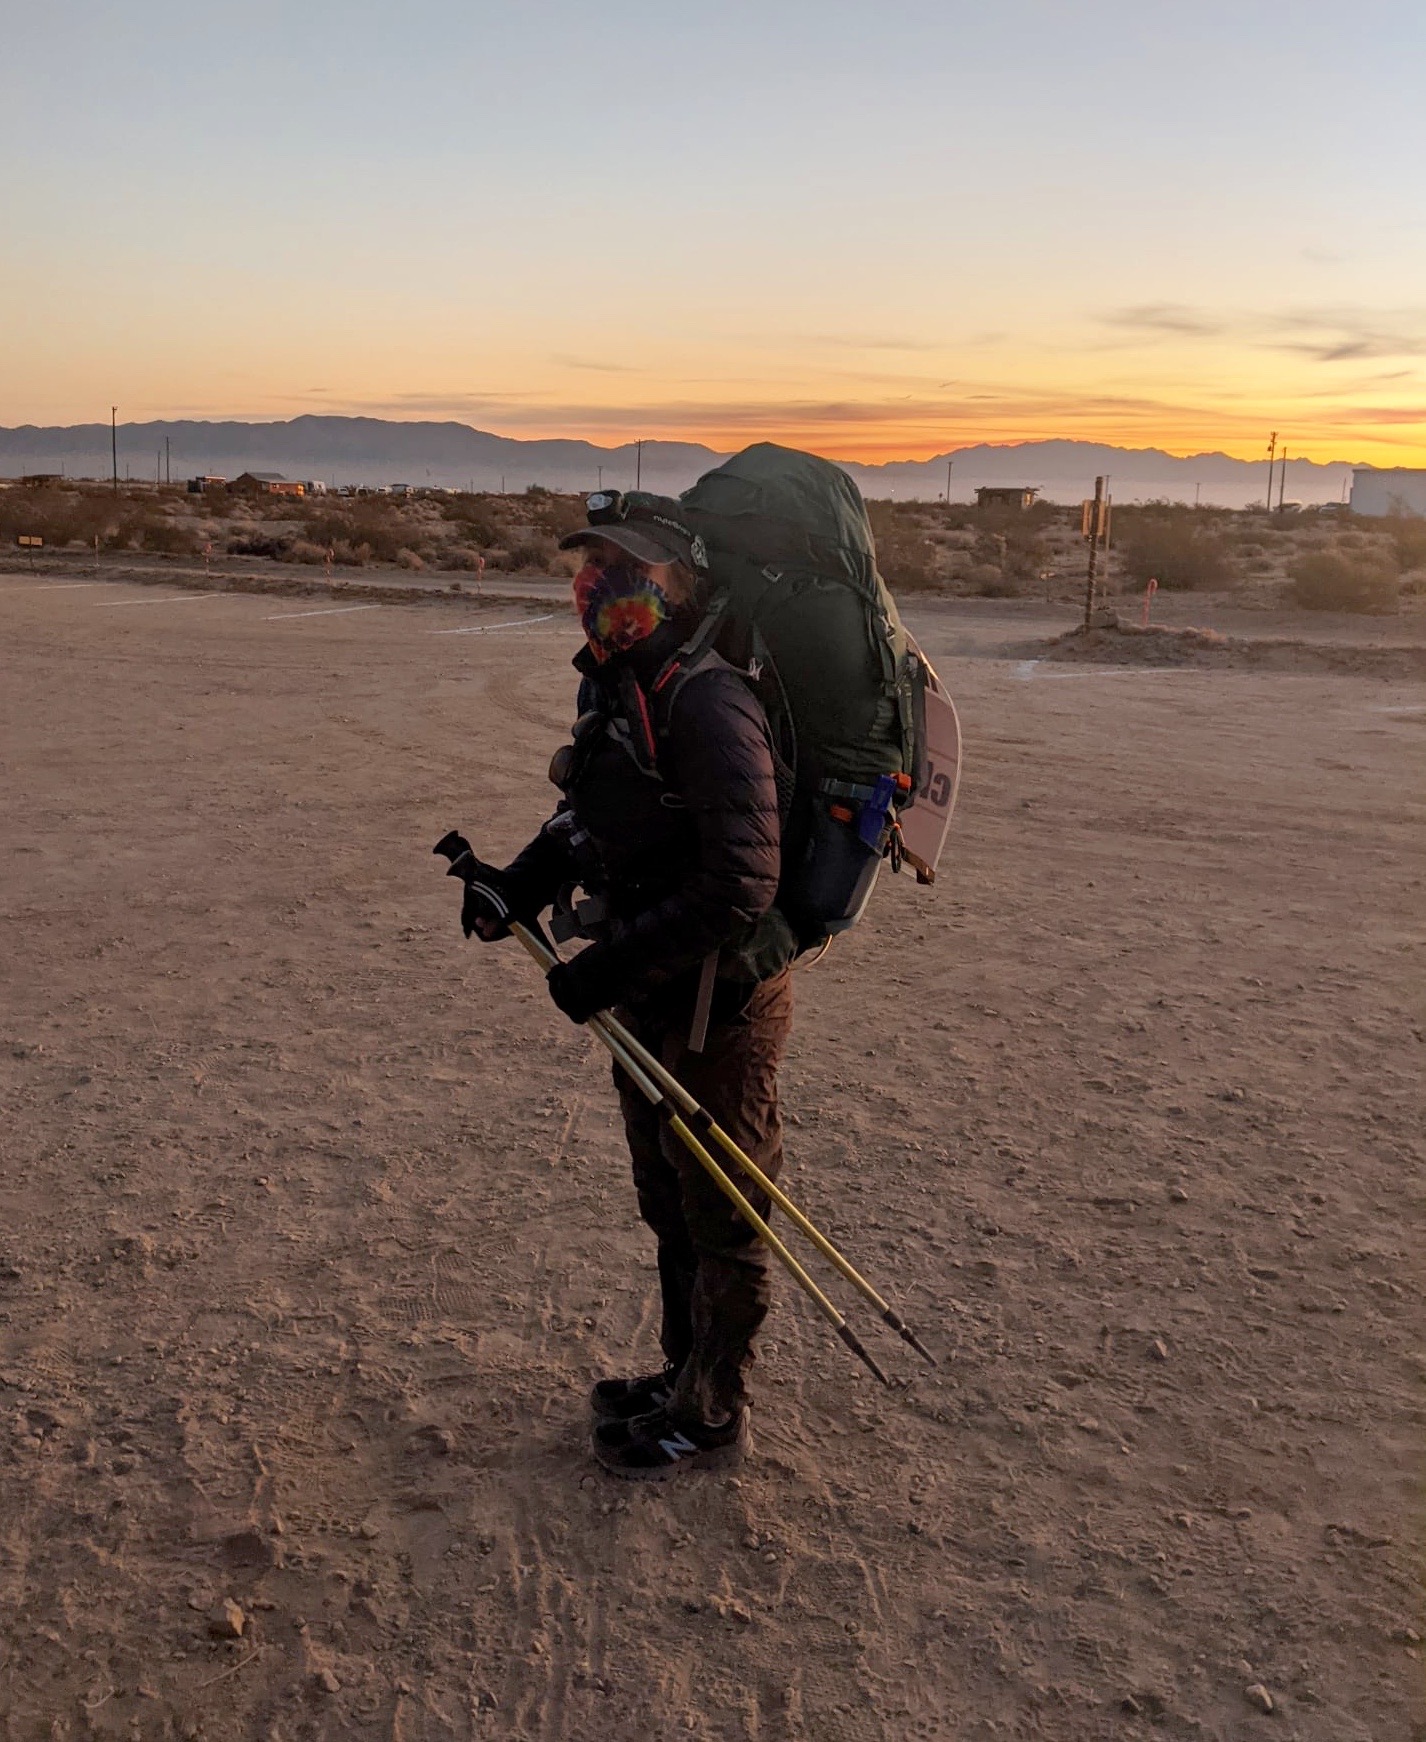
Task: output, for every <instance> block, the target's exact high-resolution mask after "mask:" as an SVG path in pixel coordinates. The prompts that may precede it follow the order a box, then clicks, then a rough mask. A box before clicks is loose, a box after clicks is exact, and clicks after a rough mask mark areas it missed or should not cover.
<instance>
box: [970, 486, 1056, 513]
mask: <svg viewBox="0 0 1426 1742" xmlns="http://www.w3.org/2000/svg"><path fill="white" fill-rule="evenodd" d="M1039 494H1040V487H1039V485H1038V484H1015V485H1011V486H1006V485H1001V484H982V485H981V486H980V487H979V488H978V489H977V491H976V493H975V505H976V507H977V508H1016V509H1020V508H1033V507H1034V505H1035V498H1036V497H1037V496H1038V495H1039Z"/></svg>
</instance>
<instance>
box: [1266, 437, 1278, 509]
mask: <svg viewBox="0 0 1426 1742" xmlns="http://www.w3.org/2000/svg"><path fill="white" fill-rule="evenodd" d="M1276 459H1277V431H1276V430H1274V431H1273V432H1272V435H1271V436H1270V437H1269V438H1268V513H1269V514H1271V513H1272V511H1273V464H1274V462H1275V460H1276Z"/></svg>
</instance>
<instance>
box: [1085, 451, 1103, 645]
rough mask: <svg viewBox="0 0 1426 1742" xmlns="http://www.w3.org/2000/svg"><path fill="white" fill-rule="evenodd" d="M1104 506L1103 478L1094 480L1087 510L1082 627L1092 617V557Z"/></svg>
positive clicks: (1097, 542)
mask: <svg viewBox="0 0 1426 1742" xmlns="http://www.w3.org/2000/svg"><path fill="white" fill-rule="evenodd" d="M1103 507H1104V480H1103V478H1096V479H1095V480H1094V506H1093V508H1091V509H1090V511H1089V570H1088V572H1087V573H1086V575H1085V577H1084V628H1085V633H1086V634H1088V632H1089V626H1090V623H1091V621H1092V620H1093V617H1094V559H1095V557H1096V556H1097V554H1098V552H1099V516H1100V513H1101V512H1102V510H1103Z"/></svg>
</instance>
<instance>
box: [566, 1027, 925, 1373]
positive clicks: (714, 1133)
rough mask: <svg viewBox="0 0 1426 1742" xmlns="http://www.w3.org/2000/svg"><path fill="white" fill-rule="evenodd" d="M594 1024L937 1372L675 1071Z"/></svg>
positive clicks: (901, 1324)
mask: <svg viewBox="0 0 1426 1742" xmlns="http://www.w3.org/2000/svg"><path fill="white" fill-rule="evenodd" d="M594 1021H595V1023H596V1024H603V1025H605V1026H606V1027H607V1028H608V1029H609V1030H610V1032H611V1033H613V1034H614V1036H615V1038H616V1039H617V1040H618V1041H619V1042H620V1044H621V1045H622V1046H624V1047H625V1048H626V1049H627V1051H628V1052H629V1053H630V1055H631V1056H632V1057H633V1058H635V1059H637V1060H638V1062H639V1064H640V1065H642V1066H643V1068H644V1069H645V1070H646V1071H647V1072H648V1073H649V1075H650V1076H651V1077H652V1078H653V1079H654V1081H655V1082H656V1083H657V1084H658V1086H659V1087H660V1088H661V1089H662V1090H663V1091H664V1093H665V1094H666V1095H668V1096H669V1098H670V1099H671V1100H673V1101H675V1102H677V1104H678V1106H679V1108H680V1109H681V1110H682V1112H683V1113H684V1114H686V1115H687V1117H688V1119H689V1121H690V1122H691V1124H692V1127H693V1129H694V1130H695V1131H697V1132H698V1133H699V1134H700V1135H701V1136H707V1137H711V1138H712V1139H713V1141H714V1142H715V1143H717V1144H718V1145H719V1147H720V1148H721V1149H722V1150H723V1151H724V1153H725V1154H727V1155H728V1156H729V1157H731V1159H732V1160H733V1161H734V1162H736V1163H737V1165H738V1167H739V1168H741V1169H742V1171H743V1172H744V1173H745V1174H746V1175H747V1176H748V1178H749V1179H750V1180H752V1181H753V1183H754V1184H755V1185H757V1186H760V1187H761V1188H762V1190H763V1191H765V1192H766V1193H767V1195H768V1196H769V1197H770V1198H771V1199H772V1201H773V1203H775V1204H776V1205H777V1207H778V1209H780V1210H781V1211H782V1213H783V1215H785V1216H786V1217H787V1219H788V1221H790V1222H792V1223H793V1224H794V1225H795V1226H796V1227H798V1228H800V1229H801V1230H802V1232H803V1233H804V1234H805V1235H806V1236H807V1238H808V1239H809V1240H810V1241H811V1242H812V1244H813V1245H814V1246H815V1247H816V1248H817V1250H818V1251H819V1252H820V1253H821V1254H822V1256H823V1257H824V1258H825V1259H826V1260H827V1261H828V1263H829V1264H832V1265H834V1266H835V1267H836V1269H838V1270H839V1271H840V1272H841V1273H842V1275H843V1276H845V1277H846V1279H847V1281H848V1282H849V1283H851V1285H852V1287H853V1288H854V1289H856V1290H857V1292H858V1293H859V1294H860V1295H861V1296H862V1298H863V1300H865V1301H867V1302H868V1303H869V1304H870V1305H872V1306H874V1307H875V1308H876V1310H877V1311H878V1312H879V1313H880V1314H881V1316H882V1319H883V1320H884V1321H885V1323H886V1324H888V1325H889V1326H890V1327H891V1329H892V1330H893V1331H895V1332H896V1333H897V1335H898V1336H899V1337H901V1338H902V1339H903V1340H904V1341H905V1342H908V1343H909V1344H910V1345H911V1347H912V1348H913V1349H914V1350H915V1351H916V1353H917V1354H918V1355H921V1356H924V1357H925V1359H926V1360H927V1361H929V1362H930V1363H931V1365H932V1366H933V1367H935V1366H936V1365H938V1363H937V1361H936V1357H935V1356H934V1355H933V1354H932V1353H931V1351H930V1350H929V1349H928V1348H927V1347H926V1345H925V1344H924V1343H923V1342H922V1341H921V1339H920V1338H919V1337H918V1336H917V1335H916V1333H915V1331H913V1330H912V1329H911V1327H910V1326H909V1325H908V1324H907V1323H906V1321H905V1320H904V1319H903V1318H902V1317H901V1315H900V1313H898V1312H897V1311H896V1310H895V1308H894V1307H892V1306H891V1305H890V1303H889V1302H887V1301H886V1300H883V1298H882V1297H881V1295H880V1294H878V1293H877V1291H876V1289H874V1288H873V1287H872V1285H871V1284H870V1283H869V1282H868V1281H867V1279H866V1278H865V1277H864V1276H863V1275H862V1274H861V1272H860V1271H859V1270H858V1269H857V1268H856V1266H855V1265H854V1264H853V1263H852V1262H851V1261H850V1259H848V1258H845V1257H843V1255H842V1254H841V1253H840V1252H839V1251H838V1250H837V1248H836V1247H835V1246H834V1245H833V1244H832V1242H831V1241H830V1240H829V1239H828V1238H827V1236H826V1235H825V1234H824V1233H823V1232H822V1230H821V1229H820V1228H819V1227H818V1226H817V1225H816V1223H815V1222H813V1221H812V1220H811V1218H810V1217H808V1216H806V1215H805V1214H804V1213H803V1212H802V1211H801V1210H800V1209H798V1207H797V1205H796V1204H795V1203H793V1201H792V1199H791V1198H790V1197H788V1195H787V1193H786V1192H785V1191H783V1189H782V1188H781V1186H779V1185H778V1184H777V1182H776V1181H775V1180H771V1179H769V1178H768V1176H767V1175H766V1174H765V1173H764V1172H763V1170H762V1169H761V1168H760V1167H759V1166H758V1164H757V1163H756V1162H755V1161H754V1160H753V1158H752V1157H751V1156H750V1155H748V1154H747V1153H746V1151H745V1150H743V1149H742V1148H741V1147H740V1146H739V1145H738V1144H737V1143H735V1142H734V1141H733V1139H732V1138H731V1137H730V1136H729V1135H728V1133H727V1132H726V1131H725V1130H724V1129H723V1127H722V1126H721V1125H720V1124H719V1123H718V1122H717V1120H716V1119H714V1118H713V1117H712V1115H711V1114H710V1113H708V1112H707V1111H706V1109H704V1108H703V1107H702V1106H700V1105H699V1103H698V1102H697V1101H696V1100H695V1099H694V1097H693V1096H692V1095H691V1094H690V1093H689V1092H688V1090H687V1089H685V1088H684V1086H683V1085H682V1083H680V1082H679V1080H678V1078H677V1077H676V1076H674V1074H673V1073H672V1071H670V1070H669V1069H668V1068H667V1067H666V1066H665V1065H664V1064H663V1063H662V1062H661V1061H660V1060H659V1059H658V1058H656V1057H655V1056H654V1054H653V1053H651V1052H650V1051H649V1050H648V1048H647V1047H645V1046H642V1045H641V1044H640V1043H639V1042H638V1041H637V1040H636V1039H635V1038H634V1036H633V1035H632V1034H630V1033H629V1031H628V1029H627V1028H625V1027H624V1025H623V1023H621V1022H620V1021H618V1019H617V1018H615V1017H613V1016H609V1015H607V1014H601V1015H599V1016H596V1017H595V1018H594Z"/></svg>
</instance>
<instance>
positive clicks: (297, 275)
mask: <svg viewBox="0 0 1426 1742" xmlns="http://www.w3.org/2000/svg"><path fill="white" fill-rule="evenodd" d="M0 41H3V44H4V48H3V53H0V161H3V163H4V164H5V165H6V166H7V167H6V171H5V174H4V176H3V178H0V236H3V238H4V241H3V245H2V246H0V425H15V424H20V423H44V424H53V423H77V422H96V421H107V418H108V416H109V407H110V405H111V404H115V403H117V404H118V406H119V407H120V410H119V417H120V421H140V420H144V419H148V418H156V417H220V418H221V417H235V418H258V419H265V418H285V417H291V416H295V415H298V414H300V413H304V412H320V413H356V414H366V415H372V416H382V417H396V418H439V419H444V418H454V419H458V420H460V421H461V422H466V423H471V424H474V425H476V426H477V427H479V428H483V429H489V430H495V431H497V432H499V433H502V434H508V435H517V436H552V435H570V436H582V437H586V438H588V439H591V440H595V441H610V442H619V441H624V440H628V439H630V438H632V437H635V436H643V437H655V438H656V437H665V438H675V439H688V440H700V441H706V442H708V443H709V444H710V445H711V446H713V447H715V448H719V449H724V450H726V449H728V448H730V447H736V446H738V445H740V444H741V443H742V442H744V441H747V440H756V439H762V438H772V439H778V440H783V441H788V442H791V443H794V444H797V445H803V446H808V447H812V448H814V449H816V450H817V451H819V452H823V453H827V454H831V455H834V456H836V457H839V458H846V459H859V460H885V459H890V458H924V457H927V456H930V455H932V454H938V453H944V452H946V451H947V450H950V449H954V448H957V447H961V446H965V445H968V444H970V443H974V442H979V441H993V442H1016V441H1034V440H1041V439H1047V438H1054V437H1066V438H1081V439H1092V440H1102V441H1112V442H1116V443H1120V444H1122V445H1126V446H1156V447H1162V448H1166V449H1168V450H1169V451H1170V452H1174V453H1194V452H1199V451H1204V450H1210V449H1222V450H1224V451H1226V452H1228V453H1232V454H1235V455H1238V456H1239V457H1242V458H1257V457H1259V456H1260V455H1262V454H1263V453H1264V452H1265V450H1266V446H1267V441H1268V437H1269V433H1270V432H1271V431H1276V432H1277V433H1278V439H1279V441H1280V442H1285V443H1286V444H1287V446H1288V448H1289V451H1290V452H1291V453H1292V454H1293V455H1294V456H1298V457H1305V458H1314V459H1320V460H1325V459H1349V460H1358V461H1368V462H1373V463H1376V464H1383V465H1426V174H1423V166H1426V101H1423V100H1422V98H1421V92H1422V90H1423V89H1426V7H1422V6H1421V5H1420V3H1419V0H1409V3H1405V0H1399V3H1398V0H1393V3H1389V4H1388V3H1381V0H1359V3H1358V4H1357V5H1355V6H1354V7H1350V8H1348V7H1342V6H1341V5H1338V4H1333V5H1330V6H1329V5H1326V4H1319V3H1318V0H1299V3H1298V4H1297V5H1296V6H1292V7H1285V6H1283V5H1281V4H1280V3H1278V0H1274V3H1273V4H1266V3H1264V0H1234V3H1233V4H1220V3H1217V0H1152V3H1150V4H1145V3H1144V0H1133V3H1127V0H1081V3H1080V4H1077V5H1071V4H1066V3H1065V0H993V3H987V4H983V5H981V4H976V5H971V4H967V3H965V0H935V3H934V4H930V3H927V4H923V3H921V0H880V3H879V4H869V3H866V0H860V3H857V4H851V3H848V0H717V3H713V0H709V3H707V4H701V5H697V6H695V5H692V4H688V3H687V0H602V3H601V4H600V5H597V6H592V5H589V4H587V0H521V3H520V4H519V5H515V4H512V3H510V0H504V3H502V4H498V5H497V4H489V3H486V0H404V3H403V4H402V5H400V6H393V5H391V4H389V0H384V3H382V4H370V3H368V0H339V3H337V0H333V3H306V0H282V3H281V4H277V3H274V0H247V3H246V4H242V5H233V4H224V5H215V4H205V3H203V0H183V3H182V4H170V3H168V0H127V3H125V4H111V3H108V0H46V4H45V5H43V6H36V5H35V4H33V0H25V3H22V0H0Z"/></svg>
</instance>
